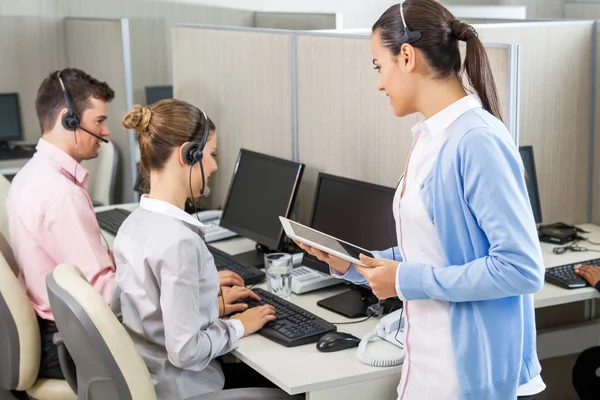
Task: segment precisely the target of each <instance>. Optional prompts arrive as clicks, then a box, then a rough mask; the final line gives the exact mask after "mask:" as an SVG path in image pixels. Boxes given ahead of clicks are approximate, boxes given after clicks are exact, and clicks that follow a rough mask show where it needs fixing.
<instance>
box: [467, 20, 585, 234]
mask: <svg viewBox="0 0 600 400" xmlns="http://www.w3.org/2000/svg"><path fill="white" fill-rule="evenodd" d="M475 28H476V29H477V32H478V33H479V37H480V38H481V39H482V40H483V41H485V42H494V41H509V42H511V43H519V44H520V46H521V57H520V58H521V76H522V79H521V85H520V96H521V99H520V110H519V121H520V129H519V140H520V141H519V143H520V144H521V145H532V146H533V148H534V151H535V162H536V169H537V175H538V182H539V189H540V198H541V202H542V210H543V213H542V214H543V216H544V221H545V222H548V223H549V222H556V221H564V222H566V223H583V222H587V221H588V220H589V214H590V210H589V207H590V205H591V200H590V197H591V188H590V163H591V160H590V150H589V149H590V145H591V137H592V132H593V123H592V115H593V114H592V112H591V107H590V103H591V101H592V76H593V73H592V58H593V57H592V42H593V33H594V29H593V22H592V21H548V22H525V23H507V24H486V25H476V26H475ZM561 48H565V49H568V53H569V54H571V55H576V56H573V57H571V56H569V57H565V55H564V54H562V52H561V51H560V50H559V49H561Z"/></svg>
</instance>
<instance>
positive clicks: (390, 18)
mask: <svg viewBox="0 0 600 400" xmlns="http://www.w3.org/2000/svg"><path fill="white" fill-rule="evenodd" d="M402 11H403V13H404V19H405V20H406V26H407V27H408V29H409V30H410V31H411V32H415V31H419V32H421V38H420V39H419V40H417V41H415V42H413V43H411V46H413V47H414V48H416V49H418V50H419V51H420V52H421V54H422V55H423V57H424V58H425V60H426V62H427V64H428V65H429V67H430V68H431V69H432V72H433V73H435V75H436V78H438V79H446V78H448V77H450V76H453V75H454V76H458V75H459V74H460V72H461V58H460V52H459V49H458V42H459V41H464V42H466V43H467V53H466V57H465V63H464V65H463V66H462V67H463V68H464V70H465V71H466V73H467V77H468V79H469V83H470V84H471V86H472V87H473V89H475V92H476V93H477V94H478V95H479V97H480V98H481V102H482V103H483V107H484V108H485V109H486V110H487V111H489V112H490V113H491V114H493V115H494V116H495V117H496V118H498V119H500V120H502V113H501V111H500V105H499V102H498V93H497V90H496V84H495V83H494V78H493V76H492V70H491V68H490V63H489V61H488V58H487V53H486V51H485V48H484V47H483V44H482V43H481V41H480V40H479V38H478V37H477V32H476V31H475V29H474V28H473V27H472V26H471V25H468V24H465V23H462V22H460V21H458V20H457V19H455V18H454V15H452V13H450V11H448V10H447V9H446V8H445V7H444V6H443V5H441V4H440V3H438V2H437V1H436V0H406V1H405V2H404V3H403V4H402ZM372 30H373V33H375V32H376V31H377V32H378V33H379V36H380V38H381V43H382V44H383V46H384V47H386V48H387V49H388V50H389V51H390V53H391V54H392V55H393V56H394V57H396V56H398V54H400V49H401V47H402V45H403V44H404V43H403V41H402V38H403V36H404V24H403V23H402V17H401V15H400V5H399V4H396V5H394V6H391V7H390V8H388V9H387V11H386V12H384V13H383V15H382V16H381V17H380V18H379V20H378V21H377V22H375V25H373V28H372Z"/></svg>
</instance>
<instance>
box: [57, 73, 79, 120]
mask: <svg viewBox="0 0 600 400" xmlns="http://www.w3.org/2000/svg"><path fill="white" fill-rule="evenodd" d="M56 76H57V77H58V83H60V88H61V90H62V92H63V95H64V97H65V104H66V106H67V113H66V114H65V115H63V118H62V125H63V127H64V128H65V129H66V130H68V131H74V130H77V128H79V126H80V125H81V121H80V120H79V117H78V116H77V114H75V113H74V112H73V107H71V100H70V99H69V94H68V93H67V88H66V87H65V84H64V83H63V81H62V79H61V77H60V72H58V73H57V74H56Z"/></svg>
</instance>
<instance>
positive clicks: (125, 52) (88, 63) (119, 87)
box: [65, 18, 135, 202]
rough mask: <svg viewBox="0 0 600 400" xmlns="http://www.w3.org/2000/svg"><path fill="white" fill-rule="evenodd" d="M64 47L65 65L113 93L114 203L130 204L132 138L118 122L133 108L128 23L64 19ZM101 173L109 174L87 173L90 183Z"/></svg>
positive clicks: (110, 123)
mask: <svg viewBox="0 0 600 400" xmlns="http://www.w3.org/2000/svg"><path fill="white" fill-rule="evenodd" d="M65 48H66V55H67V66H69V67H71V68H80V69H82V70H84V71H86V72H87V73H89V74H90V75H92V76H93V77H94V78H96V79H99V80H101V81H106V82H107V83H108V84H109V85H110V86H111V88H112V89H113V90H114V92H115V98H114V100H113V101H112V102H111V103H110V104H109V105H108V120H107V124H108V128H109V129H110V133H111V134H110V138H109V139H110V141H111V142H113V143H114V145H115V148H116V149H117V151H118V152H119V156H120V162H119V167H118V170H117V174H116V177H117V182H116V185H115V198H116V199H117V202H129V201H132V200H133V190H132V188H133V177H134V176H135V175H134V173H133V169H132V165H133V163H132V160H133V154H134V153H133V151H132V149H134V147H135V138H134V137H133V133H132V132H127V130H125V128H123V125H122V124H121V119H122V118H123V116H124V115H125V113H126V112H127V110H128V109H129V108H130V107H132V105H133V92H132V82H131V49H130V36H129V20H127V19H85V18H67V19H66V20H65ZM84 165H86V164H85V163H84ZM103 173H109V172H108V171H90V178H89V179H90V181H92V180H93V179H95V175H97V174H103Z"/></svg>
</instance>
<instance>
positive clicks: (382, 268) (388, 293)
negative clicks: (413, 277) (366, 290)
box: [354, 254, 400, 300]
mask: <svg viewBox="0 0 600 400" xmlns="http://www.w3.org/2000/svg"><path fill="white" fill-rule="evenodd" d="M360 261H361V262H362V263H363V264H365V267H362V266H360V265H355V266H354V267H355V268H356V270H357V271H358V272H360V274H361V275H362V276H364V277H365V279H366V280H367V282H369V286H370V287H371V290H372V291H373V294H375V296H377V298H378V299H380V300H384V299H388V298H390V297H394V296H397V295H398V294H397V292H396V274H397V273H398V266H399V265H400V263H399V262H398V261H394V260H387V259H384V258H371V257H367V256H365V255H364V254H361V255H360Z"/></svg>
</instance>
